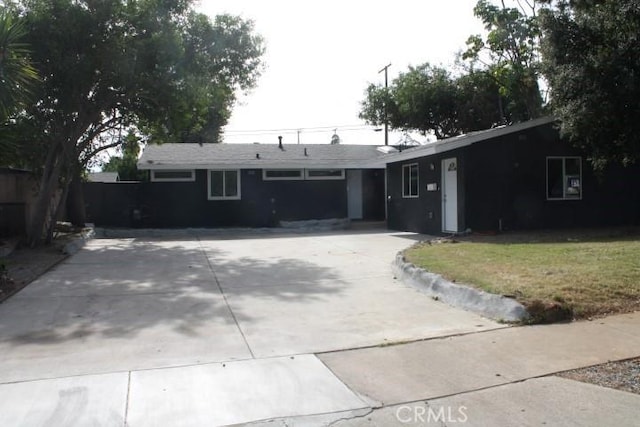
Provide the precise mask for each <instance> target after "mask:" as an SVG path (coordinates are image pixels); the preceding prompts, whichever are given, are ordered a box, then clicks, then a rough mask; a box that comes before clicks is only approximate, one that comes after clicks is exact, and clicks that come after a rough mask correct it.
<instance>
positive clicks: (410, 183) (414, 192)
mask: <svg viewBox="0 0 640 427" xmlns="http://www.w3.org/2000/svg"><path fill="white" fill-rule="evenodd" d="M402 197H418V164H417V163H413V164H411V165H403V166H402Z"/></svg>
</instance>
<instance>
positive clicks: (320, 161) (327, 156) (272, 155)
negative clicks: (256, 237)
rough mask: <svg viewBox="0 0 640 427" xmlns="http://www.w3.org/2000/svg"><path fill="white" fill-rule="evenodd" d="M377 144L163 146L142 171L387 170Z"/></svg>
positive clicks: (151, 152)
mask: <svg viewBox="0 0 640 427" xmlns="http://www.w3.org/2000/svg"><path fill="white" fill-rule="evenodd" d="M384 156H385V154H384V153H383V152H381V151H379V150H378V146H375V145H347V144H336V145H328V144H327V145H323V144H284V145H283V147H282V148H280V147H279V146H278V144H224V143H223V144H187V143H178V144H162V145H148V146H147V147H146V148H145V150H144V152H143V153H142V157H141V158H140V160H139V161H138V168H140V169H225V168H226V169H267V168H271V169H275V168H277V169H285V168H300V169H302V168H336V169H338V168H339V169H376V168H384V167H385V162H384Z"/></svg>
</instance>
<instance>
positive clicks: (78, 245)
mask: <svg viewBox="0 0 640 427" xmlns="http://www.w3.org/2000/svg"><path fill="white" fill-rule="evenodd" d="M95 235H96V232H95V230H94V228H93V227H90V228H88V229H85V230H82V232H81V233H80V235H79V236H77V237H75V238H74V239H72V240H71V241H69V242H67V243H65V244H64V246H62V249H61V250H62V253H63V254H65V255H73V254H75V253H76V252H78V251H79V250H80V249H82V248H83V246H84V245H85V244H86V243H87V240H90V239H93V238H94V237H95Z"/></svg>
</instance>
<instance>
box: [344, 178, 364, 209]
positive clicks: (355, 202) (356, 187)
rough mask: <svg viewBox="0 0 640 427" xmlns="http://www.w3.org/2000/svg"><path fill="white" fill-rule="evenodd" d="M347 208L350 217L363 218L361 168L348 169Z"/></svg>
mask: <svg viewBox="0 0 640 427" xmlns="http://www.w3.org/2000/svg"><path fill="white" fill-rule="evenodd" d="M347 210H348V215H349V219H362V171H361V170H347Z"/></svg>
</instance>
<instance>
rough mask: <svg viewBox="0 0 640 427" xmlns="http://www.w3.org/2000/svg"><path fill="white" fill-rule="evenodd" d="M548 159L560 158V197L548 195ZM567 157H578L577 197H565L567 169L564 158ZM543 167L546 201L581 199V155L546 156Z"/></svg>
mask: <svg viewBox="0 0 640 427" xmlns="http://www.w3.org/2000/svg"><path fill="white" fill-rule="evenodd" d="M550 159H560V160H562V197H549V160H550ZM567 159H578V160H579V161H580V178H579V179H580V196H579V197H567V188H566V185H565V180H566V179H567V170H566V167H567V166H566V164H567V163H566V160H567ZM544 166H545V169H546V173H545V175H546V178H547V180H546V185H545V189H544V192H545V196H546V199H547V200H548V201H551V202H556V201H567V200H582V193H583V185H582V184H583V183H584V181H583V180H582V156H547V157H546V159H545V165H544Z"/></svg>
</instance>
